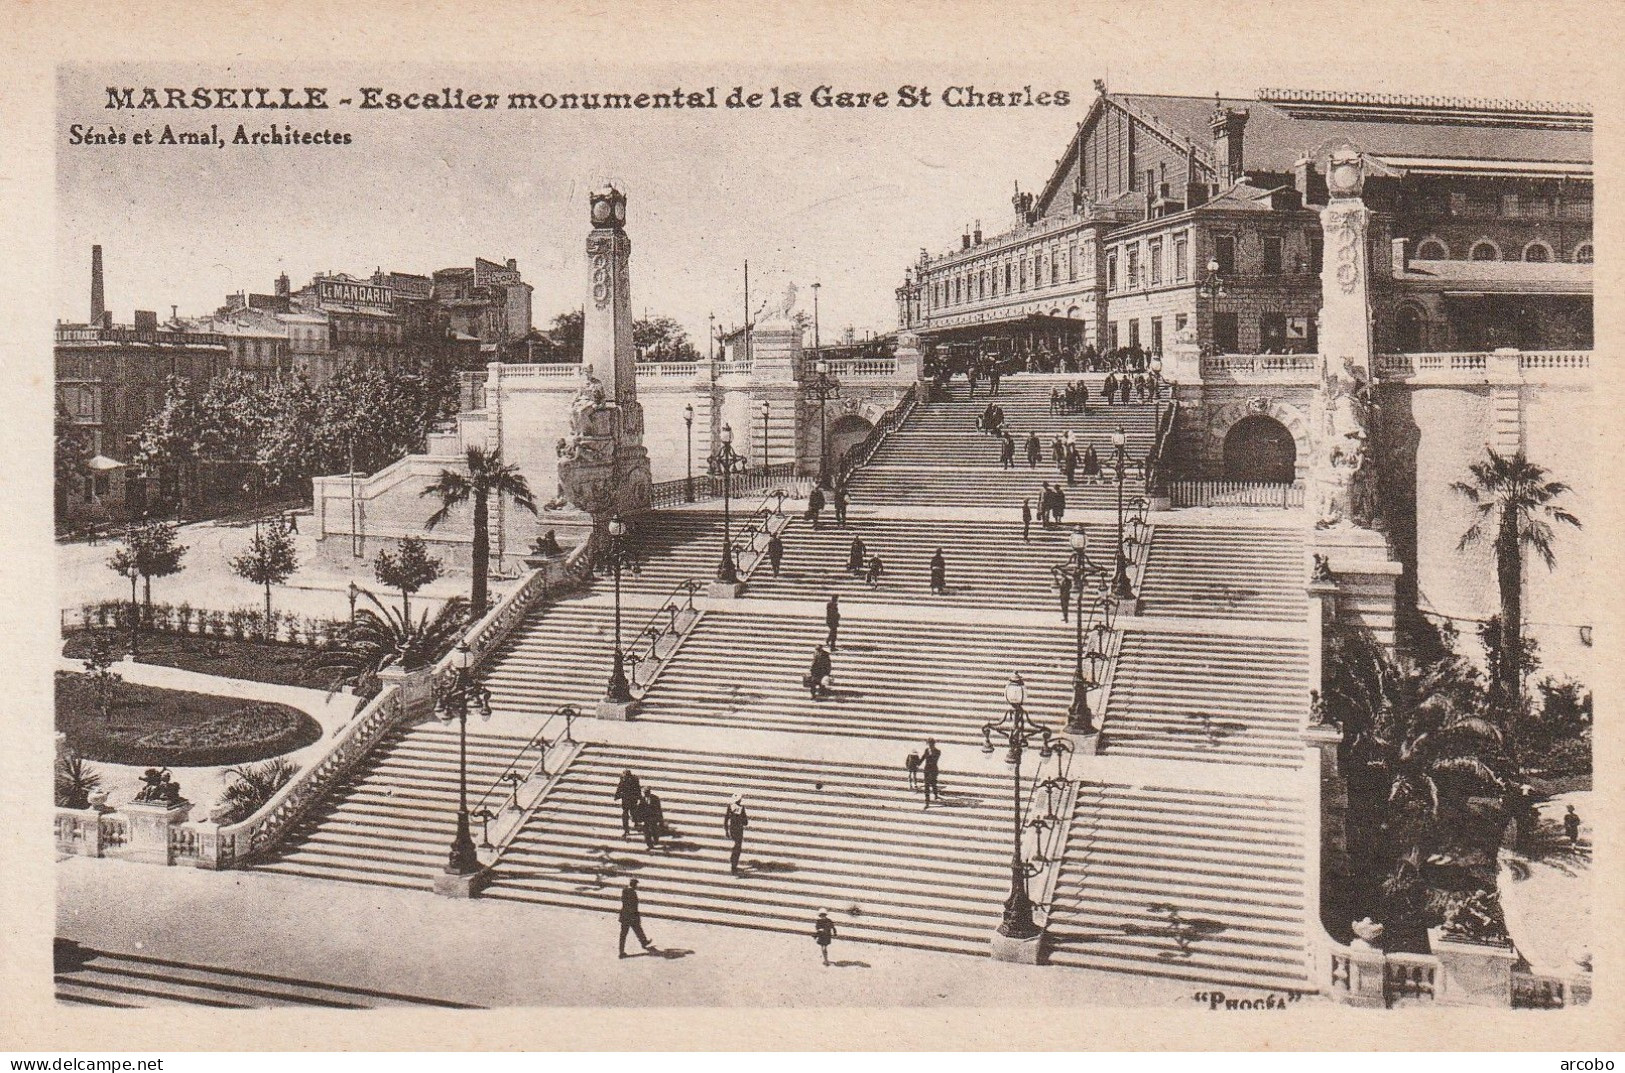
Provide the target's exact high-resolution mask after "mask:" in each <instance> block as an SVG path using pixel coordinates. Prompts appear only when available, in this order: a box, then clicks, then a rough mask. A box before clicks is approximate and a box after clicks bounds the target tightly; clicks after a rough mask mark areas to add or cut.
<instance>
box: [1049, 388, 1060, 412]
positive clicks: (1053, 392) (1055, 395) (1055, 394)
mask: <svg viewBox="0 0 1625 1073" xmlns="http://www.w3.org/2000/svg"><path fill="white" fill-rule="evenodd" d="M1049 412H1050V413H1051V414H1058V413H1060V412H1061V389H1060V388H1058V387H1052V388H1050V389H1049Z"/></svg>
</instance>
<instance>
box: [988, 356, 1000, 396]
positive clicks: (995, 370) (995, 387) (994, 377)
mask: <svg viewBox="0 0 1625 1073" xmlns="http://www.w3.org/2000/svg"><path fill="white" fill-rule="evenodd" d="M991 364H992V368H990V369H989V370H988V373H987V386H988V389H989V394H992V395H997V394H998V393H999V375H1000V374H999V363H998V362H992V363H991Z"/></svg>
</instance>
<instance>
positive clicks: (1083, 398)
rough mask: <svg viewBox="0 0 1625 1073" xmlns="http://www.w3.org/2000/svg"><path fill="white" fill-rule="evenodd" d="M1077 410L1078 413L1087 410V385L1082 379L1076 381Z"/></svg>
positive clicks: (1086, 411) (1083, 412) (1084, 412)
mask: <svg viewBox="0 0 1625 1073" xmlns="http://www.w3.org/2000/svg"><path fill="white" fill-rule="evenodd" d="M1078 412H1079V413H1080V414H1086V413H1088V412H1089V385H1088V384H1086V383H1084V382H1083V381H1082V380H1079V381H1078Z"/></svg>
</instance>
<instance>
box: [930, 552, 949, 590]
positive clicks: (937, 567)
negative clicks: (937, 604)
mask: <svg viewBox="0 0 1625 1073" xmlns="http://www.w3.org/2000/svg"><path fill="white" fill-rule="evenodd" d="M931 591H932V593H933V594H936V595H938V596H940V595H942V594H943V593H945V592H947V591H948V562H947V560H946V559H944V558H943V557H942V549H941V548H938V549H937V553H936V554H935V555H933V556H931Z"/></svg>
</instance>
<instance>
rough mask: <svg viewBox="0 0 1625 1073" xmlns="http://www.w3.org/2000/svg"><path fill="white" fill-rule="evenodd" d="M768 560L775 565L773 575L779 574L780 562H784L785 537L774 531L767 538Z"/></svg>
mask: <svg viewBox="0 0 1625 1073" xmlns="http://www.w3.org/2000/svg"><path fill="white" fill-rule="evenodd" d="M767 561H768V562H769V563H771V564H772V565H773V576H774V577H778V576H779V564H780V563H782V562H784V538H783V537H781V536H779V534H777V533H774V534H773V535H772V536H770V537H768V538H767Z"/></svg>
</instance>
